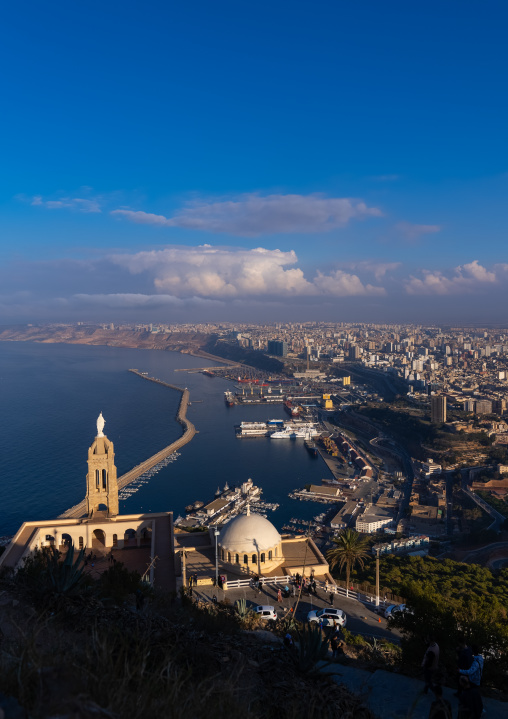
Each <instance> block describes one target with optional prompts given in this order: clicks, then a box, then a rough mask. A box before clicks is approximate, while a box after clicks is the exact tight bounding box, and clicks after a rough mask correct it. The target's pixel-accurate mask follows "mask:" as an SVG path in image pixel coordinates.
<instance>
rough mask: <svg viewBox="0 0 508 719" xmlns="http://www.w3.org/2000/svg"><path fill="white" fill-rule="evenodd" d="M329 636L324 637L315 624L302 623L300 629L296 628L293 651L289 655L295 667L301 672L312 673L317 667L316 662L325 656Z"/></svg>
mask: <svg viewBox="0 0 508 719" xmlns="http://www.w3.org/2000/svg"><path fill="white" fill-rule="evenodd" d="M329 643H330V638H329V637H325V638H324V639H323V634H322V632H321V628H320V627H319V626H318V625H317V624H308V623H307V624H304V625H303V629H302V630H297V641H296V646H295V651H294V652H291V654H290V655H289V656H290V657H291V660H292V661H293V663H294V665H295V668H296V669H297V671H299V672H300V673H301V674H312V673H314V672H315V671H316V670H317V669H316V666H317V663H318V662H319V661H320V660H322V659H325V658H326V655H327V653H328V645H329Z"/></svg>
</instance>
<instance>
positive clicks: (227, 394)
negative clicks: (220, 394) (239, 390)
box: [224, 390, 235, 407]
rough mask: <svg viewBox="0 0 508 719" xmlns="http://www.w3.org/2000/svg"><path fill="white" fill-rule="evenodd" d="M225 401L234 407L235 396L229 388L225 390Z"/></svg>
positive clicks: (227, 404)
mask: <svg viewBox="0 0 508 719" xmlns="http://www.w3.org/2000/svg"><path fill="white" fill-rule="evenodd" d="M224 402H225V403H226V406H227V407H233V405H234V404H235V396H234V394H233V393H232V392H230V391H229V390H227V391H226V392H224Z"/></svg>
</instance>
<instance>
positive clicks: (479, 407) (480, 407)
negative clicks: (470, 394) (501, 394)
mask: <svg viewBox="0 0 508 719" xmlns="http://www.w3.org/2000/svg"><path fill="white" fill-rule="evenodd" d="M474 411H475V414H492V402H491V401H490V399H478V400H476V404H475V408H474Z"/></svg>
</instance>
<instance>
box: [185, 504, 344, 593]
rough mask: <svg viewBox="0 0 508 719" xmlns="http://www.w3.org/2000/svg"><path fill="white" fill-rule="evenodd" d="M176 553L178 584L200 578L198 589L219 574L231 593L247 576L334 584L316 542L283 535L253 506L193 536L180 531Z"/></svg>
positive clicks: (302, 537) (225, 587)
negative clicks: (301, 577) (305, 578)
mask: <svg viewBox="0 0 508 719" xmlns="http://www.w3.org/2000/svg"><path fill="white" fill-rule="evenodd" d="M215 542H217V544H215ZM175 553H176V555H177V557H178V559H177V563H176V565H177V568H176V574H177V586H181V585H186V584H187V581H188V578H189V577H190V576H192V577H193V578H194V579H195V578H196V576H197V584H198V585H207V584H208V585H209V584H213V583H214V582H215V574H216V572H218V574H220V575H221V576H223V577H225V585H224V589H226V590H227V588H228V582H235V580H238V579H245V578H246V576H247V577H248V576H252V577H253V576H258V577H259V576H261V577H265V578H266V579H268V580H269V578H270V577H272V578H273V577H286V576H287V577H290V576H292V575H294V574H296V573H297V572H298V573H299V574H302V575H303V574H305V575H306V576H310V575H313V576H314V577H315V578H316V579H318V578H321V579H323V580H325V579H326V580H327V581H333V580H332V578H331V576H330V574H329V566H328V562H327V561H326V559H325V558H324V556H323V554H322V553H321V551H320V550H319V549H318V547H317V546H316V544H315V542H314V540H313V539H311V538H310V537H305V536H302V535H297V536H293V535H290V534H283V535H281V534H280V533H279V532H278V531H277V529H276V528H275V527H274V525H273V524H272V523H271V522H270V521H269V520H268V519H266V518H265V517H263V516H262V515H260V514H256V513H254V512H251V511H250V508H249V504H247V505H246V508H245V513H244V514H239V515H237V516H235V517H233V518H232V519H230V520H228V521H227V522H226V523H225V524H222V525H212V526H210V527H209V528H208V532H196V533H191V534H189V533H187V532H184V531H181V530H179V529H177V530H176V532H175ZM233 586H235V585H234V584H233Z"/></svg>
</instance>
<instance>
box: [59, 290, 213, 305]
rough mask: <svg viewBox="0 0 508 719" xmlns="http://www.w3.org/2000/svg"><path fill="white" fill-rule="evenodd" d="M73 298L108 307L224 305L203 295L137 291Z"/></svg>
mask: <svg viewBox="0 0 508 719" xmlns="http://www.w3.org/2000/svg"><path fill="white" fill-rule="evenodd" d="M72 299H73V300H74V301H75V302H77V303H78V304H82V305H89V306H98V307H107V308H110V309H122V308H123V309H139V308H144V307H146V308H147V309H149V308H155V307H167V306H170V307H190V306H193V305H222V304H223V303H222V302H219V301H218V300H207V299H203V298H202V297H188V298H186V299H181V298H180V297H175V296H174V295H145V294H136V293H121V292H117V293H112V294H97V295H90V294H76V295H73V297H72Z"/></svg>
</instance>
